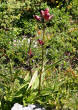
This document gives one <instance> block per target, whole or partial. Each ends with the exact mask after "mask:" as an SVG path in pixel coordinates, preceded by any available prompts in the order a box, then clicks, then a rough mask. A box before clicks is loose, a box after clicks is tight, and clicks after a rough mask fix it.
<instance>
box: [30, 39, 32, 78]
mask: <svg viewBox="0 0 78 110" xmlns="http://www.w3.org/2000/svg"><path fill="white" fill-rule="evenodd" d="M30 49H31V38H30V44H29V52H30ZM29 70H30V76H31V78H32V71H31V56H30V55H29Z"/></svg>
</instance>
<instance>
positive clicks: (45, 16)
mask: <svg viewBox="0 0 78 110" xmlns="http://www.w3.org/2000/svg"><path fill="white" fill-rule="evenodd" d="M40 14H41V17H40V16H37V15H34V18H35V19H36V20H38V21H42V19H44V20H45V21H49V20H51V18H52V17H53V15H50V13H49V8H46V9H45V10H41V12H40Z"/></svg>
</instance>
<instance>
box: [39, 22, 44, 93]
mask: <svg viewBox="0 0 78 110" xmlns="http://www.w3.org/2000/svg"><path fill="white" fill-rule="evenodd" d="M44 26H45V25H44V24H43V40H42V41H43V42H45V27H44ZM43 66H44V45H42V65H41V71H40V77H39V94H40V91H41V83H42V81H41V77H42V71H43Z"/></svg>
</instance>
